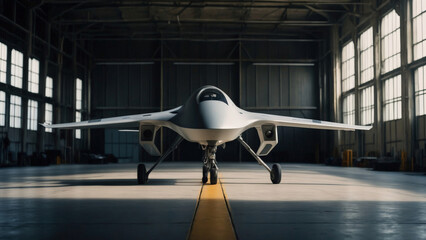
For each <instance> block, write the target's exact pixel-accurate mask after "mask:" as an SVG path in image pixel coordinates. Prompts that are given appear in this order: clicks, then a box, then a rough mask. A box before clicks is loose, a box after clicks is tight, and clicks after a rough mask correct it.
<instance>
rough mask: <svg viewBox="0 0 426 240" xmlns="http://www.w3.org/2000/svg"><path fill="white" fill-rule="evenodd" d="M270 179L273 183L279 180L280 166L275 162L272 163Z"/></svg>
mask: <svg viewBox="0 0 426 240" xmlns="http://www.w3.org/2000/svg"><path fill="white" fill-rule="evenodd" d="M271 181H272V183H273V184H278V183H280V182H281V166H280V165H279V164H277V163H274V165H272V169H271Z"/></svg>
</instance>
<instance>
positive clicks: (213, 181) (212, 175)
mask: <svg viewBox="0 0 426 240" xmlns="http://www.w3.org/2000/svg"><path fill="white" fill-rule="evenodd" d="M210 184H212V185H215V184H217V168H215V167H214V168H212V169H210Z"/></svg>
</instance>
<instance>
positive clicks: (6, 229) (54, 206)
mask: <svg viewBox="0 0 426 240" xmlns="http://www.w3.org/2000/svg"><path fill="white" fill-rule="evenodd" d="M282 166H283V181H282V183H281V184H279V185H274V184H271V183H270V180H269V174H268V173H267V172H266V171H265V169H264V168H262V167H261V166H258V165H257V164H247V163H244V164H230V163H221V164H220V165H219V167H220V171H221V174H222V178H221V181H222V183H223V187H224V190H225V192H226V195H227V197H228V201H229V204H230V209H231V217H232V220H233V224H234V227H235V231H236V234H237V237H238V239H346V238H354V239H372V238H374V239H384V238H386V239H426V176H425V175H423V174H412V173H411V174H410V173H387V172H373V171H370V170H367V169H358V168H337V167H325V166H320V165H309V164H283V165H282ZM200 189H201V163H164V164H163V165H161V166H160V167H159V168H158V169H156V171H154V172H153V173H152V174H151V176H150V181H149V183H148V185H144V186H141V185H137V182H136V164H108V165H62V166H49V167H27V168H5V169H0V239H29V238H31V239H87V238H92V239H186V238H187V237H188V231H189V229H190V227H191V224H192V220H193V216H194V211H195V207H196V203H197V199H198V197H199V194H200Z"/></svg>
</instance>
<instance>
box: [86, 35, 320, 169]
mask: <svg viewBox="0 0 426 240" xmlns="http://www.w3.org/2000/svg"><path fill="white" fill-rule="evenodd" d="M112 46H114V50H113V53H111V52H109V51H105V49H112ZM317 46H318V42H316V41H311V42H298V41H294V42H279V41H276V42H272V41H271V42H268V41H264V42H253V41H238V40H234V41H191V40H180V41H163V42H162V41H157V42H153V41H128V42H122V41H102V42H99V44H98V43H95V44H94V47H93V49H94V52H95V56H96V58H97V59H96V60H95V61H96V63H97V64H96V65H95V67H94V69H93V71H92V83H91V85H92V86H99V87H96V88H93V89H92V116H94V117H107V116H116V115H124V114H134V113H141V112H150V111H159V110H160V109H170V108H173V107H176V106H180V105H182V104H184V101H185V100H186V99H187V98H188V97H189V95H190V94H191V93H192V92H193V91H195V90H196V89H198V88H199V87H201V86H203V85H214V86H217V87H219V88H221V89H222V90H224V91H225V92H226V93H227V94H228V95H229V96H230V97H231V98H232V99H233V101H234V102H235V103H236V104H237V105H238V106H240V107H242V108H244V109H246V110H249V111H257V112H265V113H272V114H278V115H288V116H297V117H307V118H319V106H318V102H319V95H320V94H319V91H318V74H317V67H316V66H315V59H316V58H317ZM128 53H130V54H129V55H128ZM259 63H261V64H260V65H257V64H259ZM294 65H299V66H294ZM161 99H162V100H161ZM126 106H127V107H126ZM108 131H109V130H107V131H106V132H104V133H102V132H101V131H100V130H92V135H93V134H98V136H100V137H99V138H98V137H97V138H98V139H102V137H101V136H103V134H106V133H107V132H108ZM279 131H280V132H279V137H280V138H279V141H280V142H281V144H279V145H278V146H277V147H276V149H275V150H274V151H273V152H272V154H271V156H269V158H270V159H271V160H275V161H304V162H313V161H316V160H315V159H317V160H318V156H317V157H315V155H318V152H319V147H320V146H317V145H316V143H317V142H318V141H316V139H317V137H315V136H319V132H317V131H315V130H303V129H291V128H281V129H280V130H279ZM108 134H110V133H109V132H108ZM118 134H119V135H123V133H118ZM130 134H131V133H127V135H130ZM312 136H314V137H312ZM244 137H245V138H247V141H248V142H249V143H250V144H251V145H253V146H255V147H256V145H257V144H258V139H257V133H256V132H255V131H254V130H253V131H248V132H247V134H245V135H244ZM173 138H174V133H171V131H167V130H165V133H164V147H167V146H168V145H169V144H170V143H171V141H172V140H173ZM125 139H127V137H123V141H127V140H125ZM101 145H102V144H99V143H96V144H95V143H93V141H92V148H93V149H97V150H98V151H105V152H107V153H113V154H115V155H117V156H121V157H122V158H123V159H125V158H128V156H127V157H126V155H129V153H131V152H132V151H130V150H125V149H126V147H124V146H125V145H127V147H130V145H131V144H130V145H129V144H122V143H120V146H122V148H120V149H121V150H122V151H120V152H118V150H119V148H117V147H114V146H113V145H111V144H109V143H107V142H105V143H104V144H103V146H101ZM133 147H137V146H133ZM127 149H128V148H127ZM218 154H219V158H220V159H222V160H225V161H236V160H237V161H238V160H249V161H250V160H251V159H250V156H249V155H248V154H246V153H245V150H244V149H242V148H240V147H239V143H237V142H232V143H228V144H227V147H226V149H225V150H221V151H220V152H219V153H218ZM140 157H141V158H145V159H146V158H149V157H148V156H147V155H146V154H145V153H144V152H143V151H142V152H140ZM200 157H201V150H200V149H199V147H198V146H197V144H194V143H187V142H184V143H183V144H182V145H181V147H180V148H179V150H178V151H177V152H176V153H175V155H174V156H173V158H174V159H179V160H187V161H192V160H199V159H200ZM123 161H125V160H123Z"/></svg>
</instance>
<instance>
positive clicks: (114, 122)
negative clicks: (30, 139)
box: [42, 107, 181, 129]
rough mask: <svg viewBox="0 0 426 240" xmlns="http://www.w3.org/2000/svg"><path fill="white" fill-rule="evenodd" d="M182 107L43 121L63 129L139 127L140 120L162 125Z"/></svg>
mask: <svg viewBox="0 0 426 240" xmlns="http://www.w3.org/2000/svg"><path fill="white" fill-rule="evenodd" d="M180 108H181V107H177V108H174V109H171V110H168V111H163V112H154V113H144V114H135V115H127V116H120V117H111V118H102V119H94V120H88V121H81V122H71V123H59V124H49V123H43V124H42V125H43V126H44V127H46V128H62V129H85V128H138V127H139V122H142V121H144V122H147V123H151V124H153V125H158V126H161V125H162V123H164V122H166V121H168V120H169V119H171V118H172V117H174V116H175V115H176V113H177V112H178V110H179V109H180Z"/></svg>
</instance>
